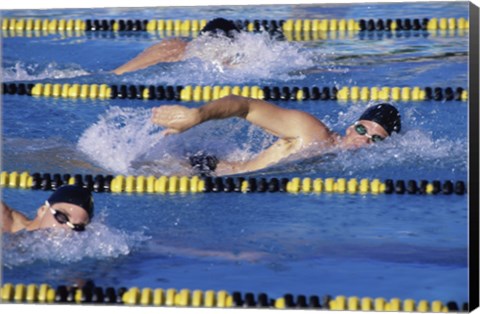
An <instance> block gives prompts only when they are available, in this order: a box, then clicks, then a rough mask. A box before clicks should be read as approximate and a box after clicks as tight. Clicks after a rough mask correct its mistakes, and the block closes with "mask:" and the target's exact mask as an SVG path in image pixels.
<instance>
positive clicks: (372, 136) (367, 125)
mask: <svg viewBox="0 0 480 314" xmlns="http://www.w3.org/2000/svg"><path fill="white" fill-rule="evenodd" d="M387 137H388V133H387V131H385V129H384V128H383V127H382V126H381V125H380V124H378V123H376V122H373V121H368V120H359V121H357V122H356V123H355V124H353V125H351V126H349V127H348V128H347V131H346V134H345V137H344V138H343V144H344V145H345V146H346V148H360V147H363V146H366V145H368V144H372V143H375V142H378V141H381V140H382V139H385V138H387Z"/></svg>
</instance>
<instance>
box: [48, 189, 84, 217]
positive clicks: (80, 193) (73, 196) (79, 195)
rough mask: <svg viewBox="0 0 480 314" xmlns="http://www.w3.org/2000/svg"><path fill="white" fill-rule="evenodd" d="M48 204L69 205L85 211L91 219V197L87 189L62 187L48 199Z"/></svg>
mask: <svg viewBox="0 0 480 314" xmlns="http://www.w3.org/2000/svg"><path fill="white" fill-rule="evenodd" d="M48 203H49V204H50V205H53V204H55V203H70V204H74V205H77V206H80V207H81V208H83V209H85V211H86V212H87V213H88V217H89V218H90V219H92V217H93V196H92V193H90V191H89V190H88V189H85V188H83V187H80V186H76V185H64V186H62V187H60V188H58V189H57V190H56V191H55V192H54V193H53V194H52V195H51V196H50V198H49V199H48Z"/></svg>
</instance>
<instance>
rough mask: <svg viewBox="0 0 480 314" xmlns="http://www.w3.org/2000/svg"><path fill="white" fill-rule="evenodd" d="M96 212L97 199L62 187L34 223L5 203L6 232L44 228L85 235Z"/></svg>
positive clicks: (3, 224)
mask: <svg viewBox="0 0 480 314" xmlns="http://www.w3.org/2000/svg"><path fill="white" fill-rule="evenodd" d="M93 209H94V206H93V197H92V194H91V193H90V191H89V190H87V189H85V188H83V187H78V186H73V185H66V186H62V187H60V188H58V189H57V190H56V191H55V192H54V193H53V194H52V195H51V196H50V197H49V198H48V200H47V201H46V202H45V204H44V205H43V206H41V207H40V208H39V209H38V210H37V215H36V216H35V218H34V219H33V220H29V219H28V218H27V217H26V216H25V215H23V214H21V213H20V212H18V211H16V210H13V209H11V208H10V207H8V206H7V205H6V204H5V203H3V202H2V203H1V211H2V222H3V223H2V232H17V231H20V230H28V231H33V230H37V229H44V228H64V229H69V230H73V231H84V230H85V226H86V225H88V224H89V223H90V221H91V219H92V217H93Z"/></svg>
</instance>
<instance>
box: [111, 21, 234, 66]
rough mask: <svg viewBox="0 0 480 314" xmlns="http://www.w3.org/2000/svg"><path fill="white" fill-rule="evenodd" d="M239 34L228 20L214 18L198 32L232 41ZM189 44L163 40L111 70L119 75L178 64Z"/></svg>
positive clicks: (181, 41)
mask: <svg viewBox="0 0 480 314" xmlns="http://www.w3.org/2000/svg"><path fill="white" fill-rule="evenodd" d="M237 33H240V29H239V28H238V27H237V26H236V25H235V24H234V23H233V22H232V21H229V20H225V19H222V18H216V19H214V20H211V21H210V22H208V23H207V25H205V27H204V28H202V30H201V31H200V35H208V36H225V37H227V38H230V39H234V37H235V34H237ZM188 45H189V43H188V42H187V41H184V40H182V39H179V38H171V39H166V40H163V41H162V42H160V43H158V44H155V45H153V46H151V47H149V48H147V49H145V50H144V51H143V52H142V53H140V54H139V55H138V56H136V57H135V58H133V59H132V60H130V61H128V62H127V63H125V64H124V65H122V66H120V67H118V68H116V69H115V70H113V73H115V74H117V75H120V74H123V73H126V72H132V71H137V70H140V69H144V68H147V67H149V66H152V65H155V64H157V63H160V62H178V61H182V60H183V59H184V58H185V51H186V50H187V46H188Z"/></svg>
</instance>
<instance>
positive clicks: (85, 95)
mask: <svg viewBox="0 0 480 314" xmlns="http://www.w3.org/2000/svg"><path fill="white" fill-rule="evenodd" d="M2 90H3V94H4V95H5V94H6V95H21V96H23V95H26V96H35V97H54V98H69V99H99V100H106V99H139V100H175V101H188V102H207V101H211V100H215V99H219V98H221V97H224V96H228V95H240V96H245V97H251V98H255V99H264V100H274V101H276V100H284V101H304V100H318V101H320V100H321V101H328V100H336V101H340V102H346V101H354V102H355V101H389V100H392V101H397V102H407V101H453V100H456V101H467V100H468V91H467V90H466V89H464V88H462V87H445V88H442V87H424V88H422V87H419V86H414V87H389V86H383V87H382V86H373V87H361V86H352V87H348V86H344V87H339V88H337V87H318V86H313V87H295V86H294V87H291V86H273V87H270V86H264V87H260V86H220V85H214V86H200V85H196V86H192V85H187V86H181V85H179V86H171V85H167V86H162V85H160V86H154V85H148V86H146V85H107V84H76V83H73V84H69V83H65V84H59V83H56V84H55V83H54V84H52V83H46V84H43V83H37V84H32V83H3V84H2Z"/></svg>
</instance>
